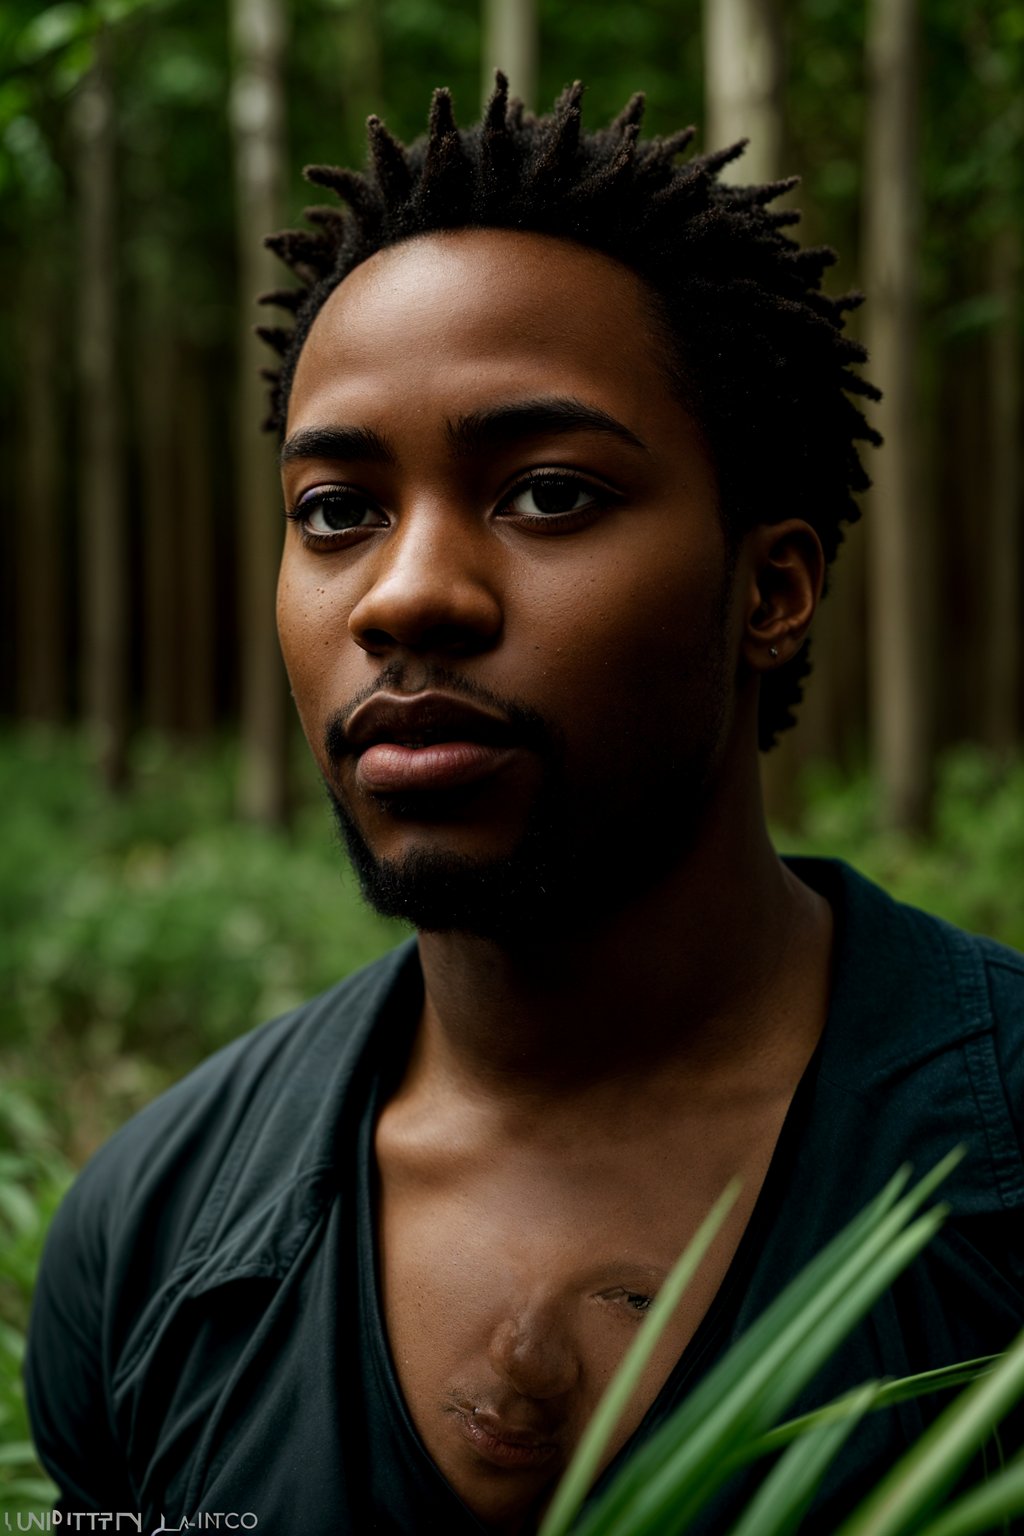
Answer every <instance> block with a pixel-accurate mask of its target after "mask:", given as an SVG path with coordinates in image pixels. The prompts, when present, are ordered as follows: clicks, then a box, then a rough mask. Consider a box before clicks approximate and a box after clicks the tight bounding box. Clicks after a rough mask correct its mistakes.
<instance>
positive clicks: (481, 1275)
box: [377, 1102, 786, 1531]
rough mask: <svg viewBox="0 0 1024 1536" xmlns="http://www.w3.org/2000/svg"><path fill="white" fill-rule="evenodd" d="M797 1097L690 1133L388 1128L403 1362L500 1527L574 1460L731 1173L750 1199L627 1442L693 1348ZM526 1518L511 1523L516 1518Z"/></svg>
mask: <svg viewBox="0 0 1024 1536" xmlns="http://www.w3.org/2000/svg"><path fill="white" fill-rule="evenodd" d="M785 1108H786V1105H785V1103H784V1102H782V1103H778V1104H773V1105H770V1106H761V1107H760V1109H759V1111H758V1112H757V1113H756V1114H749V1115H747V1116H745V1117H740V1118H739V1119H737V1120H736V1121H735V1122H734V1123H731V1124H728V1125H726V1126H723V1127H720V1134H719V1135H718V1137H717V1138H716V1137H714V1136H711V1137H710V1138H709V1136H708V1134H707V1128H706V1127H705V1126H703V1125H701V1124H700V1123H695V1124H694V1125H693V1126H692V1127H691V1128H689V1129H687V1128H677V1129H676V1130H675V1131H674V1132H673V1133H672V1134H669V1135H666V1134H664V1133H662V1134H657V1133H655V1132H654V1130H653V1128H651V1127H647V1128H645V1127H643V1126H642V1125H635V1126H633V1127H631V1128H630V1127H624V1126H619V1127H615V1126H609V1127H608V1132H607V1135H606V1136H605V1137H603V1138H601V1139H600V1140H597V1141H593V1140H592V1141H590V1142H589V1143H588V1144H587V1145H586V1146H585V1147H584V1146H581V1145H579V1144H578V1143H576V1144H574V1143H573V1142H572V1141H571V1140H569V1139H564V1140H563V1139H561V1138H560V1137H559V1136H558V1134H557V1133H554V1134H552V1135H550V1136H541V1137H539V1138H537V1139H531V1140H528V1141H525V1142H505V1143H501V1142H498V1143H492V1144H489V1145H486V1144H474V1143H473V1141H472V1138H470V1139H469V1141H468V1142H467V1144H465V1145H460V1143H459V1141H458V1139H457V1138H456V1139H455V1141H454V1143H453V1145H452V1146H451V1147H450V1148H449V1149H448V1152H447V1155H441V1156H437V1155H430V1154H427V1155H422V1149H421V1155H417V1154H416V1152H415V1151H412V1152H411V1151H410V1148H409V1146H408V1145H407V1144H405V1142H404V1140H403V1133H402V1126H401V1123H400V1122H399V1123H398V1124H395V1123H394V1122H392V1123H391V1124H389V1122H388V1119H387V1116H385V1118H384V1120H383V1121H382V1124H381V1127H380V1129H379V1131H378V1148H377V1151H378V1164H379V1168H380V1174H381V1200H380V1217H379V1234H378V1235H379V1245H380V1256H381V1266H380V1267H381V1276H382V1283H383V1305H384V1316H385V1321H386V1327H387V1333H388V1338H389V1342H390V1346H391V1353H392V1357H393V1359H394V1363H395V1367H396V1370H397V1374H398V1378H399V1383H400V1386H401V1389H402V1392H403V1396H404V1398H405V1401H406V1404H407V1406H408V1408H409V1411H410V1413H411V1416H412V1419H413V1421H414V1423H415V1425H416V1428H417V1430H418V1432H419V1435H420V1438H421V1439H422V1441H423V1443H424V1445H425V1447H426V1449H427V1451H428V1452H429V1454H430V1455H431V1456H432V1457H433V1459H434V1461H435V1462H436V1464H437V1465H438V1466H439V1467H440V1469H441V1471H442V1472H443V1473H444V1475H445V1476H446V1477H447V1478H448V1480H449V1482H450V1483H451V1484H452V1485H453V1486H454V1488H455V1489H456V1491H457V1492H458V1493H459V1494H460V1496H461V1497H462V1498H463V1500H464V1501H465V1502H466V1503H468V1504H469V1506H470V1508H472V1509H474V1511H475V1512H476V1513H477V1514H478V1516H479V1517H480V1518H482V1519H484V1520H485V1521H489V1522H491V1523H493V1524H495V1527H496V1529H508V1530H510V1531H511V1530H519V1529H526V1528H528V1527H521V1526H519V1525H517V1524H516V1523H515V1521H516V1519H517V1518H519V1517H517V1516H516V1514H515V1511H516V1509H519V1508H520V1506H521V1511H520V1513H521V1512H522V1510H526V1509H528V1508H530V1507H532V1503H534V1502H535V1501H536V1500H537V1499H538V1498H539V1497H541V1495H542V1493H543V1490H544V1489H545V1488H549V1487H550V1485H551V1484H552V1483H553V1482H554V1480H556V1478H557V1475H558V1473H559V1472H560V1471H561V1469H562V1468H563V1467H564V1465H565V1463H566V1462H567V1460H568V1457H569V1455H570V1454H571V1451H572V1448H573V1447H574V1445H575V1443H576V1441H577V1440H578V1438H579V1435H580V1433H581V1432H582V1429H583V1427H584V1425H585V1423H586V1421H587V1419H588V1418H589V1417H590V1415H591V1414H592V1412H593V1410H594V1408H595V1407H596V1405H597V1403H598V1401H599V1399H600V1396H601V1393H602V1392H603V1390H604V1388H605V1386H606V1385H607V1382H608V1380H609V1379H610V1377H611V1375H612V1373H613V1372H614V1369H615V1367H616V1365H617V1364H618V1362H619V1360H620V1359H621V1357H622V1354H623V1353H624V1351H625V1349H626V1348H627V1346H628V1344H629V1342H630V1340H631V1339H632V1338H633V1337H634V1335H635V1332H636V1329H637V1327H638V1326H639V1324H640V1322H641V1321H642V1319H643V1316H644V1314H645V1312H646V1311H647V1309H648V1307H649V1305H650V1302H651V1299H652V1298H653V1296H654V1295H655V1294H656V1293H657V1290H658V1287H659V1285H660V1284H661V1281H662V1280H663V1278H664V1276H665V1275H666V1274H667V1272H668V1270H669V1269H670V1268H671V1266H672V1264H673V1263H674V1262H675V1259H676V1258H677V1257H678V1255H679V1253H680V1252H681V1251H682V1249H683V1247H684V1246H685V1245H686V1243H687V1242H688V1241H689V1240H690V1238H691V1237H692V1236H693V1234H694V1232H695V1231H696V1229H697V1227H698V1226H699V1224H700V1222H701V1221H702V1220H703V1218H704V1217H705V1215H706V1214H707V1212H708V1210H709V1209H710V1207H711V1205H712V1204H713V1203H714V1201H715V1200H716V1199H717V1197H718V1195H719V1194H720V1193H721V1191H722V1189H723V1188H724V1187H725V1185H726V1183H728V1181H729V1179H730V1178H732V1177H733V1176H734V1175H735V1174H739V1175H740V1176H741V1178H742V1179H743V1193H742V1196H741V1199H740V1201H739V1203H738V1205H737V1207H736V1208H735V1209H734V1210H733V1212H732V1214H731V1217H730V1219H729V1222H728V1224H727V1226H726V1227H725V1229H724V1230H723V1231H722V1232H721V1233H720V1234H719V1238H718V1239H717V1241H716V1243H715V1244H714V1246H713V1247H712V1249H711V1251H710V1252H709V1254H708V1255H707V1257H706V1260H705V1262H704V1264H703V1265H702V1268H701V1270H700V1271H699V1273H698V1275H697V1277H696V1281H695V1283H694V1284H693V1285H692V1286H691V1288H690V1291H689V1292H688V1294H687V1296H686V1297H685V1298H684V1301H683V1304H682V1306H681V1308H680V1310H679V1312H678V1314H677V1316H676V1318H675V1320H674V1322H673V1325H672V1326H671V1328H670V1329H669V1330H668V1332H667V1334H666V1337H665V1338H664V1340H663V1341H662V1344H661V1346H660V1348H659V1350H658V1351H657V1352H656V1355H655V1357H654V1359H653V1360H652V1362H651V1366H650V1368H649V1370H648V1373H647V1376H646V1377H645V1380H644V1382H643V1384H642V1389H641V1392H640V1393H639V1394H638V1397H637V1399H636V1401H635V1402H634V1404H633V1405H632V1411H631V1414H630V1417H629V1420H628V1422H625V1423H624V1424H623V1426H622V1428H621V1432H620V1435H619V1437H618V1439H617V1441H616V1443H615V1444H614V1445H613V1446H612V1447H611V1448H610V1450H609V1457H610V1456H611V1455H612V1454H614V1452H615V1450H617V1449H618V1446H619V1445H620V1444H622V1443H624V1441H625V1439H627V1438H628V1436H629V1434H631V1433H632V1430H633V1429H634V1428H635V1427H636V1425H637V1424H638V1423H639V1422H640V1419H641V1418H642V1417H643V1414H644V1413H645V1412H646V1409H647V1408H648V1407H649V1406H650V1404H651V1402H653V1400H654V1397H655V1396H656V1395H657V1392H658V1390H659V1388H660V1386H661V1385H662V1383H663V1382H664V1380H665V1379H666V1378H667V1376H668V1374H669V1373H670V1371H671V1369H672V1366H673V1364H674V1362H675V1361H676V1360H677V1359H678V1357H679V1356H680V1354H681V1353H682V1352H683V1350H684V1349H685V1348H686V1346H687V1344H688V1343H689V1341H690V1340H691V1338H692V1337H693V1334H694V1333H695V1331H696V1329H697V1328H698V1326H699V1324H700V1322H701V1320H702V1318H703V1317H704V1315H705V1313H706V1312H707V1310H708V1307H709V1306H710V1304H711V1302H712V1300H713V1298H714V1296H715V1294H716V1292H717V1291H718V1289H719V1287H720V1285H721V1283H722V1281H723V1278H724V1276H725V1274H726V1272H727V1271H728V1269H729V1266H730V1264H731V1262H732V1260H733V1257H734V1255H735V1252H736V1249H737V1247H738V1245H739V1242H740V1240H741V1238H742V1235H743V1232H744V1230H745V1228H746V1225H747V1222H748V1220H749V1217H750V1214H751V1212H752V1210H753V1207H754V1204H755V1203H756V1200H757V1196H758V1193H759V1191H760V1188H761V1185H762V1183H763V1180H764V1177H765V1173H766V1171H767V1168H768V1165H769V1163H770V1161H771V1156H772V1151H773V1148H774V1146H775V1142H776V1140H777V1137H778V1133H779V1129H780V1127H781V1124H782V1120H783V1117H784V1114H785ZM506 1519H507V1520H509V1521H511V1522H512V1523H511V1524H508V1525H507V1526H506V1525H504V1524H503V1523H502V1522H503V1521H505V1520H506Z"/></svg>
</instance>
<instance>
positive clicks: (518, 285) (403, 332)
mask: <svg viewBox="0 0 1024 1536" xmlns="http://www.w3.org/2000/svg"><path fill="white" fill-rule="evenodd" d="M665 352H666V348H665V343H664V340H663V338H662V336H661V335H660V334H659V330H658V327H657V323H656V320H655V318H654V305H653V301H652V299H651V297H650V295H649V294H648V292H647V290H646V288H645V286H644V284H643V282H642V281H641V279H640V278H639V277H638V276H637V275H636V274H635V273H633V272H632V271H630V270H629V268H627V267H625V266H623V265H622V264H621V263H620V262H617V261H615V260H614V259H613V258H611V257H609V256H605V255H603V254H602V253H600V252H598V251H593V250H590V249H588V248H586V247H584V246H579V245H575V244H573V243H572V242H571V241H567V240H562V239H557V238H555V237H551V236H546V235H537V234H528V233H524V232H521V231H508V230H493V229H484V230H481V229H475V230H459V231H453V232H446V233H443V234H431V235H422V236H419V237H417V238H416V239H413V240H409V241H406V242H404V243H403V244H401V245H397V246H392V247H390V248H388V249H386V250H383V251H379V252H378V253H377V254H376V255H374V256H372V257H371V258H370V259H369V260H368V261H366V262H363V263H362V264H361V265H360V266H358V267H356V268H355V270H354V271H353V272H352V273H350V274H349V276H348V277H346V278H345V279H344V280H343V281H342V282H341V283H340V284H339V285H338V287H337V288H336V289H335V290H334V292H333V293H332V294H330V296H329V297H328V299H327V300H326V302H325V304H324V306H323V308H322V309H321V311H320V313H319V314H318V316H317V318H316V320H315V321H314V323H313V325H312V327H311V330H310V334H309V336H308V337H307V339H306V342H305V345H304V346H303V348H302V352H301V353H300V356H299V361H298V365H297V368H296V371H295V377H294V380H293V384H292V390H291V397H290V401H289V412H288V431H289V432H292V431H294V430H296V429H297V428H299V427H302V426H305V425H307V424H310V423H311V422H312V421H313V420H314V419H315V420H316V421H317V422H320V421H322V420H324V419H326V417H330V416H337V415H338V414H339V413H343V414H345V413H350V412H351V410H352V408H353V407H359V406H366V407H373V406H374V405H375V404H376V403H386V404H387V405H388V407H389V408H391V407H394V406H395V405H396V403H397V401H398V398H399V395H401V396H402V397H403V398H408V397H409V396H410V395H412V396H413V397H415V398H418V400H419V405H420V408H421V409H422V410H426V409H428V408H429V406H430V404H431V403H432V402H435V401H436V402H441V401H444V400H447V401H452V400H453V397H454V396H458V404H459V405H460V406H461V407H466V406H468V407H469V408H478V407H480V406H481V405H484V404H486V403H488V402H489V401H495V400H498V399H502V398H506V397H507V396H508V395H509V394H519V395H524V396H525V395H531V394H538V393H546V392H548V391H549V390H551V389H552V388H555V389H557V390H558V391H559V393H569V394H574V395H576V396H579V397H581V398H584V399H588V400H590V401H591V402H592V403H594V404H598V405H605V406H608V407H612V406H613V407H614V409H616V410H617V412H618V413H619V415H620V418H621V419H625V420H626V421H627V425H630V426H634V421H633V420H630V419H629V418H630V417H632V418H635V420H636V421H637V422H639V421H642V420H644V419H645V418H647V419H648V421H649V418H650V416H651V413H652V412H655V413H658V412H659V411H664V412H666V413H668V414H671V415H676V414H677V413H678V411H679V410H680V407H679V405H678V402H677V401H676V400H675V399H674V398H673V397H672V394H671V389H670V386H669V383H668V378H667V372H666V357H665ZM396 391H397V393H396Z"/></svg>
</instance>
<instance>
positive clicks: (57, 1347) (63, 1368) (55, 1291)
mask: <svg viewBox="0 0 1024 1536" xmlns="http://www.w3.org/2000/svg"><path fill="white" fill-rule="evenodd" d="M90 1174H91V1170H90V1169H87V1170H86V1171H85V1173H83V1174H82V1175H80V1176H79V1179H78V1181H77V1183H76V1184H74V1185H73V1186H72V1188H71V1190H70V1191H69V1192H68V1194H67V1195H66V1196H65V1198H64V1201H63V1203H62V1204H61V1206H60V1208H59V1209H58V1211H57V1214H56V1216H55V1217H54V1220H53V1222H52V1224H51V1227H50V1231H49V1234H48V1236H47V1239H46V1243H45V1246H44V1249H43V1258H42V1263H41V1265H40V1269H39V1274H38V1277H37V1280H36V1288H35V1292H34V1295H33V1299H32V1312H31V1317H30V1320H29V1331H28V1348H27V1351H26V1358H25V1390H26V1398H27V1402H28V1410H29V1418H30V1421H31V1424H32V1432H33V1436H34V1439H35V1444H36V1451H37V1454H38V1456H39V1459H40V1461H41V1462H42V1463H43V1466H44V1467H45V1468H46V1470H47V1471H48V1472H49V1474H50V1476H51V1477H52V1478H53V1480H54V1482H55V1483H56V1484H57V1487H58V1488H59V1490H60V1497H59V1499H58V1501H57V1504H56V1506H55V1508H56V1509H57V1510H59V1511H61V1512H62V1513H64V1512H71V1511H109V1512H126V1513H127V1512H134V1511H135V1508H136V1506H135V1499H134V1495H133V1493H132V1491H131V1484H130V1482H129V1479H128V1475H127V1470H126V1467H125V1463H124V1457H123V1455H122V1453H121V1451H120V1450H119V1448H118V1446H117V1443H116V1439H115V1436H114V1432H113V1428H112V1424H111V1413H110V1407H109V1395H108V1392H107V1384H106V1380H105V1371H104V1365H103V1314H104V1294H105V1270H106V1263H105V1249H106V1242H105V1236H104V1230H103V1229H104V1219H103V1218H104V1201H103V1199H102V1197H101V1192H100V1191H99V1190H98V1189H97V1188H96V1187H95V1184H96V1180H95V1179H94V1178H92V1177H91V1176H90Z"/></svg>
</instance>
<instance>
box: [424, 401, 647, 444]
mask: <svg viewBox="0 0 1024 1536" xmlns="http://www.w3.org/2000/svg"><path fill="white" fill-rule="evenodd" d="M568 432H601V433H604V434H605V436H607V437H616V438H618V439H619V441H620V442H623V443H628V444H629V446H630V447H631V448H639V449H641V450H642V451H643V452H644V453H646V452H647V451H648V449H647V444H646V443H645V442H643V441H642V440H641V439H640V438H639V437H637V435H636V433H635V432H631V431H630V429H629V428H628V427H627V426H625V425H624V423H623V422H621V421H617V420H616V418H615V417H614V416H610V415H609V414H608V412H607V411H602V410H601V409H600V407H599V406H596V405H584V403H583V401H582V400H576V399H574V398H572V397H571V396H564V397H563V396H561V395H545V396H542V397H541V398H539V399H536V400H517V401H515V402H510V403H509V404H508V405H497V406H493V407H491V408H490V409H488V410H481V411H470V412H469V414H468V415H466V416H460V417H459V419H458V421H454V422H449V424H448V440H449V442H450V443H451V444H452V447H453V448H454V449H455V451H456V453H457V454H459V455H460V457H466V458H468V457H471V456H472V455H474V454H479V453H483V452H485V451H486V450H487V449H489V448H500V447H503V446H505V445H506V444H509V443H516V442H518V441H520V439H522V438H526V437H540V436H542V435H544V434H548V433H562V434H564V433H568Z"/></svg>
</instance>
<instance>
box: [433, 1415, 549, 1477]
mask: <svg viewBox="0 0 1024 1536" xmlns="http://www.w3.org/2000/svg"><path fill="white" fill-rule="evenodd" d="M456 1418H457V1422H458V1426H459V1429H460V1431H461V1433H462V1436H463V1438H464V1439H465V1440H467V1441H468V1442H469V1444H470V1445H471V1446H472V1448H473V1450H475V1451H476V1453H477V1455H479V1456H481V1457H482V1458H483V1459H484V1460H485V1461H489V1462H491V1463H492V1465H494V1466H498V1467H508V1468H510V1469H511V1468H530V1467H540V1466H543V1465H545V1463H547V1462H548V1461H550V1460H551V1458H552V1456H554V1455H555V1453H556V1452H557V1451H558V1449H559V1446H558V1442H557V1441H555V1440H551V1439H548V1438H546V1437H545V1436H543V1435H540V1434H537V1433H536V1432H535V1431H533V1430H526V1429H516V1428H512V1427H511V1426H510V1425H507V1424H506V1423H505V1421H504V1420H503V1419H501V1418H499V1417H498V1416H497V1415H495V1414H492V1413H490V1412H488V1411H486V1410H477V1409H473V1408H469V1407H466V1406H464V1405H459V1406H458V1408H457V1410H456Z"/></svg>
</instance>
